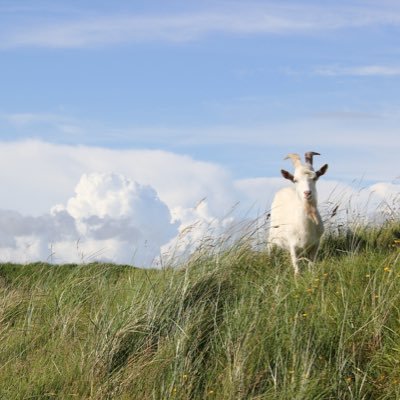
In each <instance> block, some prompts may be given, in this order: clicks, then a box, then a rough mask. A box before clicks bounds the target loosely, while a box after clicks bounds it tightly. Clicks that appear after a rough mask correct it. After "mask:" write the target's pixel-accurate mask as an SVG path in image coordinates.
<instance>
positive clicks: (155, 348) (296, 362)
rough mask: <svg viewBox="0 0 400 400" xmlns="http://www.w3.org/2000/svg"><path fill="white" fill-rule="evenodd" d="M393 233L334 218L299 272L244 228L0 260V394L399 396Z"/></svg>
mask: <svg viewBox="0 0 400 400" xmlns="http://www.w3.org/2000/svg"><path fill="white" fill-rule="evenodd" d="M399 234H400V225H399V224H398V223H396V222H390V223H387V224H385V225H382V226H380V227H379V228H378V227H375V228H365V229H361V228H360V229H358V230H357V231H349V230H346V231H343V230H342V231H340V230H339V231H336V232H332V233H331V234H328V235H327V236H326V237H325V240H324V242H323V244H322V248H321V252H320V257H319V261H318V262H317V263H316V264H315V265H314V266H313V267H312V268H310V269H309V268H308V267H307V266H303V271H302V274H301V275H300V277H298V278H297V279H295V278H294V276H293V272H292V267H291V265H290V260H289V258H288V257H287V255H286V254H284V253H282V254H281V253H278V254H275V255H273V256H269V255H268V254H266V253H265V252H263V251H256V250H254V249H253V248H252V246H251V245H250V244H249V242H248V241H247V240H241V241H238V242H237V243H236V244H234V245H231V246H221V247H217V248H215V247H213V248H212V249H211V248H202V249H201V250H200V251H199V252H197V253H196V254H195V255H194V256H193V257H192V258H191V259H190V260H188V261H187V262H186V263H185V264H184V265H182V266H181V267H180V268H164V269H162V270H140V269H136V268H132V267H124V266H115V265H105V264H90V265H64V266H54V265H48V264H33V265H12V264H3V265H1V266H0V343H1V352H0V398H4V399H75V398H79V399H254V400H255V399H307V400H308V399H395V398H400V308H399V306H400V261H399V259H400V251H399V248H398V247H397V244H398V239H399ZM211 250H212V251H211Z"/></svg>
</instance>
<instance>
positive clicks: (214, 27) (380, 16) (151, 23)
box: [0, 2, 400, 48]
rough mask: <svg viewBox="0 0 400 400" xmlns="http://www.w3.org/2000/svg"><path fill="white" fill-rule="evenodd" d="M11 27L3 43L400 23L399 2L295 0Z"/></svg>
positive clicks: (100, 41)
mask: <svg viewBox="0 0 400 400" xmlns="http://www.w3.org/2000/svg"><path fill="white" fill-rule="evenodd" d="M24 22H25V25H24V26H23V27H16V28H13V29H11V28H8V29H9V31H8V32H5V33H4V32H3V34H2V35H1V36H0V38H1V39H2V40H1V43H2V44H1V47H3V48H7V47H8V48H9V47H18V46H39V47H66V48H79V47H88V46H98V45H110V44H115V43H127V42H146V41H164V42H187V41H192V40H198V39H200V38H202V37H204V36H207V35H210V34H215V33H223V34H236V35H260V34H263V35H265V34H293V33H296V34H297V33H308V32H313V31H322V30H332V29H334V30H336V29H344V28H355V27H356V28H357V27H364V26H370V25H382V24H385V25H398V24H399V23H400V10H399V7H398V6H397V5H396V4H386V5H385V6H384V7H383V6H382V4H381V3H380V4H379V5H375V4H373V3H369V4H367V5H363V6H361V5H357V6H355V5H351V4H350V5H346V6H343V5H342V6H325V5H324V6H316V5H312V4H310V3H307V2H305V3H303V4H301V5H300V4H298V3H296V2H291V3H286V4H285V5H282V4H281V3H278V2H268V3H266V4H265V3H264V4H263V3H260V2H252V3H247V2H246V4H245V5H242V4H241V3H229V9H227V4H225V3H223V6H222V7H221V6H220V7H218V4H216V5H214V6H213V7H212V8H211V9H210V8H209V9H207V10H203V11H202V10H200V11H196V12H194V11H186V12H181V13H176V14H157V15H154V14H147V15H137V14H129V13H127V14H125V15H109V16H104V15H99V16H97V17H93V16H92V17H91V18H86V19H84V18H80V19H78V18H75V19H73V20H65V19H59V20H58V21H57V22H56V23H54V22H51V23H47V24H46V23H44V22H43V19H42V20H41V23H40V24H32V25H31V26H26V21H25V20H24Z"/></svg>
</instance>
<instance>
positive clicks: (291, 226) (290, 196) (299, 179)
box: [268, 151, 328, 274]
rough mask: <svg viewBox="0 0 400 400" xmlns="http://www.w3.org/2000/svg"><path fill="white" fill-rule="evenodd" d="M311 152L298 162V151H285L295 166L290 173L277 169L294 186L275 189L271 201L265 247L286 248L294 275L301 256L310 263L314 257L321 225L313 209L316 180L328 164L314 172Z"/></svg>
mask: <svg viewBox="0 0 400 400" xmlns="http://www.w3.org/2000/svg"><path fill="white" fill-rule="evenodd" d="M314 155H319V153H315V152H312V151H310V152H307V153H306V154H305V161H306V162H305V164H302V162H301V160H300V156H299V155H298V154H289V155H288V156H287V157H286V158H285V160H286V159H289V158H290V159H291V160H292V162H293V165H294V167H295V171H294V174H293V175H292V174H291V173H290V172H288V171H285V170H283V169H282V170H281V173H282V176H283V177H284V178H285V179H288V180H290V181H292V182H293V183H294V187H287V188H284V189H281V190H279V191H278V192H277V193H276V195H275V197H274V200H273V202H272V207H271V227H270V232H269V240H268V248H269V250H271V249H272V248H273V247H275V246H278V247H281V248H283V249H286V250H289V252H290V255H291V258H292V263H293V268H294V273H295V274H298V272H299V266H298V261H299V259H300V258H301V257H304V258H306V259H308V260H309V261H310V262H313V261H314V260H315V258H316V255H317V251H318V247H319V242H320V238H321V235H322V233H323V232H324V227H323V223H322V219H321V216H320V214H319V212H318V208H317V190H316V187H315V186H316V185H315V184H316V181H317V180H318V178H319V177H320V176H322V175H324V174H325V172H326V170H327V169H328V165H327V164H325V165H324V166H323V167H321V168H320V169H319V170H318V171H316V172H315V171H314V168H313V165H312V164H313V156H314Z"/></svg>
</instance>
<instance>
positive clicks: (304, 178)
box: [281, 164, 328, 203]
mask: <svg viewBox="0 0 400 400" xmlns="http://www.w3.org/2000/svg"><path fill="white" fill-rule="evenodd" d="M327 169H328V165H327V164H325V165H324V166H323V167H321V168H320V169H319V170H318V171H316V172H315V171H314V170H313V169H312V167H309V166H308V165H298V166H297V167H296V169H295V172H294V175H292V174H291V173H290V172H288V171H285V170H281V173H282V176H283V177H284V178H285V179H289V180H290V181H292V182H293V183H294V184H295V189H296V193H297V195H298V197H299V199H301V200H302V201H305V202H309V203H311V202H313V203H316V201H317V190H316V182H317V180H318V178H319V177H320V176H322V175H324V174H325V172H326V170H327Z"/></svg>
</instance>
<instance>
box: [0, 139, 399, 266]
mask: <svg viewBox="0 0 400 400" xmlns="http://www.w3.org/2000/svg"><path fill="white" fill-rule="evenodd" d="M22 159H23V160H24V162H23V163H22V162H21V160H22ZM88 171H89V172H88ZM324 178H325V177H324ZM0 184H1V185H2V187H3V188H7V190H4V192H3V196H2V198H1V199H0V261H2V262H6V261H14V262H31V261H49V262H54V263H68V262H78V263H81V262H89V261H95V260H98V261H111V262H115V263H122V264H134V265H138V266H143V267H147V266H151V265H153V266H154V265H156V266H157V265H160V262H162V261H163V260H165V259H171V258H173V257H175V256H176V257H178V258H179V257H184V256H186V255H187V254H189V253H190V252H191V251H193V249H195V248H196V247H197V246H198V245H199V244H200V243H201V242H202V241H204V239H205V238H207V237H210V236H211V237H213V238H218V237H220V236H223V235H225V236H226V237H228V236H232V232H234V231H235V234H240V232H238V229H237V227H238V226H241V224H242V223H243V222H244V221H251V220H255V219H257V218H258V217H261V218H262V217H263V216H265V213H267V212H268V211H269V207H270V204H271V202H272V198H273V195H274V193H275V192H276V191H277V190H278V189H279V188H281V187H283V186H285V185H287V184H288V183H287V182H286V181H285V180H283V179H282V178H278V177H273V178H271V177H260V178H248V179H241V180H235V179H234V178H233V177H232V176H231V175H230V173H229V171H227V170H225V169H224V168H222V167H221V166H218V165H215V164H211V163H206V162H199V161H196V160H194V159H192V158H190V157H187V156H181V155H177V154H173V153H168V152H162V151H149V150H135V151H133V150H125V151H124V150H106V149H101V148H89V147H83V146H81V147H76V146H61V145H51V144H48V143H43V142H38V141H25V142H17V143H6V144H5V143H2V144H0ZM318 190H319V198H320V204H321V210H322V212H323V214H324V215H325V217H326V218H327V219H328V220H329V216H330V215H331V213H332V210H333V209H335V208H336V207H337V206H339V208H338V209H337V212H336V217H335V220H334V221H333V223H335V221H336V222H338V220H340V221H344V222H348V221H349V210H351V213H352V216H351V217H352V218H357V219H358V220H360V218H364V217H371V216H376V215H378V214H379V215H384V216H385V215H386V216H387V215H390V216H392V215H397V216H398V215H399V214H400V210H399V206H398V204H400V183H399V182H396V181H393V182H378V183H375V184H373V185H367V186H363V185H362V183H359V184H355V185H353V186H350V185H346V184H345V183H343V182H338V181H335V180H332V179H329V175H327V178H326V179H321V180H320V182H319V184H318ZM20 206H21V207H20ZM22 206H23V207H22ZM22 208H23V209H22ZM254 223H255V222H254ZM263 229H264V230H263V231H261V236H263V238H262V240H265V237H266V231H265V227H264V228H263ZM160 255H162V257H160Z"/></svg>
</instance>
